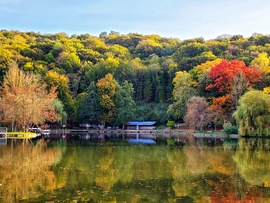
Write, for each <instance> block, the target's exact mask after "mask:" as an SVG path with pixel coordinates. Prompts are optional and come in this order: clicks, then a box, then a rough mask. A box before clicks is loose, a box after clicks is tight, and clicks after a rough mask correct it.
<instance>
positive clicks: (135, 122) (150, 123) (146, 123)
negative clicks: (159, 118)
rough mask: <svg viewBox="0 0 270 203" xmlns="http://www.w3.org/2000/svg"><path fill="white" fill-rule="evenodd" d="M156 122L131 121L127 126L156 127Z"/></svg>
mask: <svg viewBox="0 0 270 203" xmlns="http://www.w3.org/2000/svg"><path fill="white" fill-rule="evenodd" d="M155 123H156V121H130V122H128V123H127V125H148V126H150V125H155Z"/></svg>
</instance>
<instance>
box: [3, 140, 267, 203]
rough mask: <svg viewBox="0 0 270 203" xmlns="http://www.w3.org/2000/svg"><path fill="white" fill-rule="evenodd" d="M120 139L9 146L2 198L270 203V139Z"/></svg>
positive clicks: (4, 158) (4, 150) (61, 141)
mask: <svg viewBox="0 0 270 203" xmlns="http://www.w3.org/2000/svg"><path fill="white" fill-rule="evenodd" d="M118 141H119V140H118ZM118 141H117V142H113V141H110V140H109V141H106V142H105V141H103V142H102V143H99V142H95V141H89V142H87V141H85V140H84V141H80V140H79V141H78V140H77V141H74V140H72V141H69V142H66V141H65V140H58V141H53V142H50V143H47V142H43V141H39V142H37V143H36V144H32V143H29V142H17V143H10V144H9V145H7V146H2V147H0V161H1V162H0V167H1V171H0V178H1V182H0V184H1V186H0V187H1V194H2V197H1V198H2V200H4V202H14V201H18V200H23V199H24V201H25V202H28V201H32V202H42V201H43V202H44V201H51V202H55V201H78V202H79V201H82V202H87V201H88V202H121V201H122V202H123V201H125V202H134V203H136V202H247V201H248V202H260V201H261V202H262V201H269V200H270V199H269V197H270V189H269V188H268V186H269V179H270V175H269V174H270V170H269V169H270V168H269V164H268V163H269V157H270V152H269V149H270V147H269V146H270V142H269V141H265V140H264V141H262V140H256V139H255V140H251V139H249V140H246V139H240V141H239V142H227V143H226V146H225V144H224V143H225V142H224V143H223V145H222V143H221V142H219V143H220V145H218V146H207V145H204V144H203V142H200V143H199V144H198V143H187V144H186V145H184V146H182V145H181V146H173V147H172V146H165V145H152V146H148V145H130V144H128V143H127V142H125V141H124V140H120V141H119V142H118ZM215 143H218V142H215Z"/></svg>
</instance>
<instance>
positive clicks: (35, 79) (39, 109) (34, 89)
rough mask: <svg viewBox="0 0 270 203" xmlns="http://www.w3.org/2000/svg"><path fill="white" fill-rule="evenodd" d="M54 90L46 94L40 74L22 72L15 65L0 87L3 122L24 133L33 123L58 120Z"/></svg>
mask: <svg viewBox="0 0 270 203" xmlns="http://www.w3.org/2000/svg"><path fill="white" fill-rule="evenodd" d="M56 96H57V94H56V93H55V88H51V90H50V91H47V86H46V85H45V84H44V83H42V81H41V78H40V77H39V76H38V75H34V74H32V73H27V72H23V71H22V70H20V69H19V68H18V67H17V64H15V63H13V64H12V65H11V67H10V69H9V71H8V72H7V74H6V76H5V77H4V81H3V84H2V88H1V103H0V110H1V121H2V122H3V123H5V124H6V125H10V126H11V127H12V130H16V129H19V130H24V131H27V130H28V128H29V127H30V126H31V125H33V124H36V125H38V124H43V123H44V122H45V121H57V120H60V119H61V118H60V117H59V116H57V112H56V110H55V108H54V106H53V101H54V100H55V99H56Z"/></svg>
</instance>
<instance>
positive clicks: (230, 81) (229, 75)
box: [206, 60, 262, 119]
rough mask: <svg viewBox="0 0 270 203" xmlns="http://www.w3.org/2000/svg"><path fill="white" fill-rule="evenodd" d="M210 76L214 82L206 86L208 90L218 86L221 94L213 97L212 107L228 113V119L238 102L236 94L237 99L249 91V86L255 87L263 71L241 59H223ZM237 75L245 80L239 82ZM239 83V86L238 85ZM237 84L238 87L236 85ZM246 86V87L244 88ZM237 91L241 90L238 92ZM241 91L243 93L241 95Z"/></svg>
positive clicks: (212, 69) (213, 68) (211, 71)
mask: <svg viewBox="0 0 270 203" xmlns="http://www.w3.org/2000/svg"><path fill="white" fill-rule="evenodd" d="M209 77H210V78H211V79H212V81H213V82H212V83H211V84H209V85H208V86H207V87H206V90H211V89H214V88H216V89H217V90H218V91H219V93H220V94H221V96H219V97H216V98H213V104H212V109H213V110H214V109H216V110H217V109H219V112H223V113H224V114H226V115H225V116H226V117H227V118H226V119H230V117H231V114H232V111H233V110H235V108H236V106H235V105H233V104H237V102H233V100H234V99H235V98H234V95H237V99H239V98H240V96H241V95H242V94H244V93H245V91H247V87H253V85H254V84H255V83H256V82H259V81H260V80H261V78H262V77H261V73H260V72H258V71H256V70H254V69H252V68H250V67H248V66H246V65H245V63H244V62H243V61H239V60H232V61H230V62H229V61H227V60H222V61H221V62H220V63H219V64H217V65H215V66H214V67H212V68H211V70H210V72H209ZM237 77H242V81H244V82H245V85H243V82H242V83H241V85H240V83H237V82H235V81H237V79H236V78H237ZM237 85H238V86H237ZM236 86H237V87H236ZM243 88H245V89H243ZM236 91H239V92H238V93H237V92H236ZM240 93H241V95H239V94H240Z"/></svg>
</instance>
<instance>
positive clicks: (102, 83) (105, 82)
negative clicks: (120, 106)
mask: <svg viewBox="0 0 270 203" xmlns="http://www.w3.org/2000/svg"><path fill="white" fill-rule="evenodd" d="M96 86H97V91H98V94H99V96H100V102H99V105H100V107H101V111H102V118H101V123H102V124H103V125H104V124H106V123H107V122H111V121H112V119H113V117H114V116H115V114H116V107H115V93H116V86H117V82H116V81H115V79H114V78H113V75H112V74H111V73H108V74H106V75H105V77H104V78H101V79H99V80H98V82H97V84H96Z"/></svg>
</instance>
